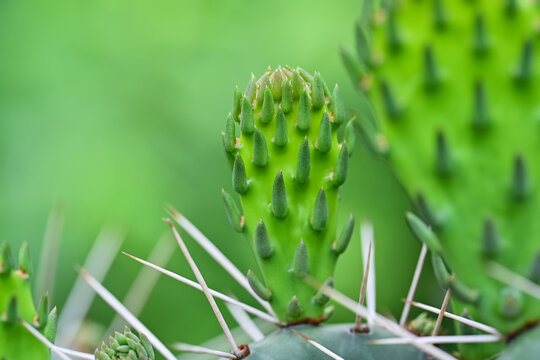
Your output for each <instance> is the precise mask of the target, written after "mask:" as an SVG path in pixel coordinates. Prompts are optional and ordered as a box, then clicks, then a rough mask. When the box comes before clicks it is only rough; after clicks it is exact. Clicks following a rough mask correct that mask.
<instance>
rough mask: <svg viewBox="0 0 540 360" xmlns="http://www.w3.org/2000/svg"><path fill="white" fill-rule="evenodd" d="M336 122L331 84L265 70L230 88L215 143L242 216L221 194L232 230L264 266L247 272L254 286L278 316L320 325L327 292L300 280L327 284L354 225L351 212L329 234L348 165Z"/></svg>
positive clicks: (296, 72) (340, 111)
mask: <svg viewBox="0 0 540 360" xmlns="http://www.w3.org/2000/svg"><path fill="white" fill-rule="evenodd" d="M342 125H343V126H345V125H346V123H345V108H344V105H343V100H342V99H341V95H340V92H339V88H337V86H336V88H335V90H334V92H333V94H330V91H329V90H328V87H327V86H326V84H325V82H324V80H323V79H322V78H321V76H320V74H318V73H315V75H311V74H308V73H307V72H305V70H303V69H300V68H297V69H292V68H290V67H285V68H283V69H282V68H278V69H276V70H271V69H269V70H268V71H267V72H266V73H265V74H264V75H263V76H262V77H261V78H260V79H258V80H257V79H256V78H255V77H254V76H253V77H252V79H251V81H250V82H249V84H248V86H247V88H246V91H245V92H244V94H242V93H241V92H240V90H239V89H237V90H236V91H235V95H234V103H233V111H232V113H231V114H230V115H229V117H228V119H227V124H226V129H225V132H224V133H223V144H224V147H225V150H226V152H227V154H228V157H229V159H230V160H231V163H232V164H233V176H232V178H233V181H232V182H233V189H234V190H235V191H236V192H237V193H238V194H239V195H240V198H241V203H242V209H243V215H242V214H240V212H239V210H238V209H237V206H236V204H235V201H234V199H233V198H232V197H230V195H229V194H227V193H226V192H225V191H224V192H223V198H224V201H225V208H226V210H227V215H228V217H229V221H230V222H231V225H232V226H233V228H235V229H236V230H237V231H239V232H245V233H246V234H247V235H248V237H249V238H250V243H251V244H252V246H253V249H254V250H255V254H256V258H257V260H258V263H259V265H260V268H261V270H262V274H263V280H259V279H258V278H257V277H258V275H257V274H256V273H252V272H250V273H249V274H248V279H250V280H251V283H252V284H253V285H252V287H253V288H254V290H255V292H256V293H258V294H259V295H260V296H261V297H262V298H263V299H266V298H268V299H267V300H269V301H270V303H271V304H272V307H273V308H274V310H275V311H276V313H277V314H278V316H279V318H280V319H281V320H282V321H287V322H292V323H295V322H320V321H321V320H323V319H325V318H326V317H327V315H328V314H326V313H325V311H326V310H325V309H326V307H325V305H326V302H327V301H328V298H326V297H324V296H321V295H317V291H316V290H314V289H313V288H312V287H311V286H310V285H308V284H306V283H305V280H304V278H305V277H306V276H307V275H309V276H311V277H314V278H315V279H317V280H318V281H320V282H321V283H322V282H325V281H329V282H330V284H331V283H332V279H331V276H332V274H333V271H334V267H335V263H336V260H337V257H338V256H339V255H340V254H341V253H343V252H344V251H345V249H346V247H347V245H348V242H349V240H350V238H351V234H352V232H353V229H354V219H353V218H352V216H351V217H350V220H349V221H348V222H347V223H346V225H345V228H344V230H343V235H340V234H338V231H337V200H338V196H339V188H340V186H341V185H342V184H343V183H344V181H345V179H346V176H347V172H348V162H349V152H348V144H347V143H345V142H341V143H340V142H339V141H338V137H337V132H338V129H339V128H340V126H342ZM236 128H239V129H238V130H236ZM237 133H238V135H239V137H238V138H237V137H236V134H237Z"/></svg>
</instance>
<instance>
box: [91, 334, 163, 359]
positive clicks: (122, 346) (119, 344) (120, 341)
mask: <svg viewBox="0 0 540 360" xmlns="http://www.w3.org/2000/svg"><path fill="white" fill-rule="evenodd" d="M95 358H96V360H115V359H118V360H155V358H156V357H155V355H154V348H153V347H152V345H151V344H150V342H149V341H148V339H147V338H146V336H144V335H143V334H139V336H137V335H135V334H134V333H132V332H131V330H130V329H129V328H128V327H127V326H126V328H125V329H124V333H123V334H121V333H119V332H116V333H115V334H114V337H112V336H110V337H109V345H106V344H105V343H103V344H102V345H101V348H100V349H96V352H95Z"/></svg>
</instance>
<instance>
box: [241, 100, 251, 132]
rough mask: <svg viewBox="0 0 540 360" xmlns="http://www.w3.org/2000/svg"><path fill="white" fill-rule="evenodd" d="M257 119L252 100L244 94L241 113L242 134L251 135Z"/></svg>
mask: <svg viewBox="0 0 540 360" xmlns="http://www.w3.org/2000/svg"><path fill="white" fill-rule="evenodd" d="M254 126H255V121H254V120H253V108H252V107H251V101H249V99H248V98H247V97H245V96H244V99H243V100H242V112H241V113H240V130H242V134H244V135H249V134H252V133H253V128H254Z"/></svg>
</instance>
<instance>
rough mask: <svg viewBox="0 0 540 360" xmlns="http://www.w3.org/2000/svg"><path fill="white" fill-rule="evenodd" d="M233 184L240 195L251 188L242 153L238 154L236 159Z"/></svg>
mask: <svg viewBox="0 0 540 360" xmlns="http://www.w3.org/2000/svg"><path fill="white" fill-rule="evenodd" d="M232 186H233V189H234V191H236V192H237V193H239V194H240V195H243V194H245V193H246V192H247V191H248V189H249V184H248V182H247V177H246V167H245V165H244V160H242V157H241V156H240V154H236V158H235V159H234V166H233V171H232Z"/></svg>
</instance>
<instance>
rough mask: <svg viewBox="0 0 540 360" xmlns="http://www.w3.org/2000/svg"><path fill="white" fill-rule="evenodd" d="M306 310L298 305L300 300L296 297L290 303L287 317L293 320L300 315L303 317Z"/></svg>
mask: <svg viewBox="0 0 540 360" xmlns="http://www.w3.org/2000/svg"><path fill="white" fill-rule="evenodd" d="M303 311H304V310H303V309H302V307H301V306H300V304H299V303H298V299H297V298H296V295H295V296H293V297H292V299H291V300H290V301H289V304H288V305H287V315H289V316H290V317H293V318H297V317H299V316H300V315H302V312H303Z"/></svg>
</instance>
